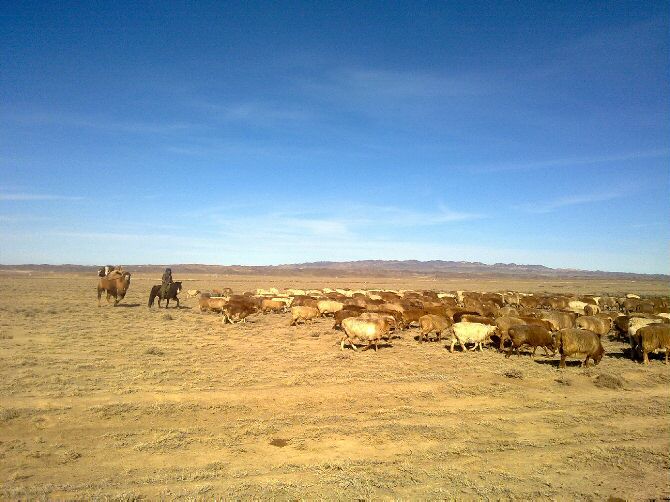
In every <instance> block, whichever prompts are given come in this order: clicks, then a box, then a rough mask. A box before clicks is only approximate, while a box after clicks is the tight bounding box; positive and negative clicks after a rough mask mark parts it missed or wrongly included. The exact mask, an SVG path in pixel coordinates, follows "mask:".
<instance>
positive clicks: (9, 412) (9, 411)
mask: <svg viewBox="0 0 670 502" xmlns="http://www.w3.org/2000/svg"><path fill="white" fill-rule="evenodd" d="M19 415H20V413H19V410H17V409H15V408H2V409H0V422H9V421H10V420H13V419H15V418H17V417H18V416H19Z"/></svg>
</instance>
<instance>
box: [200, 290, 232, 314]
mask: <svg viewBox="0 0 670 502" xmlns="http://www.w3.org/2000/svg"><path fill="white" fill-rule="evenodd" d="M227 302H228V299H227V298H211V297H210V296H209V293H203V294H201V295H200V298H199V299H198V307H199V308H200V312H206V311H208V310H213V311H217V312H221V313H223V307H224V306H225V305H226V303H227Z"/></svg>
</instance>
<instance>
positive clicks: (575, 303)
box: [568, 300, 588, 315]
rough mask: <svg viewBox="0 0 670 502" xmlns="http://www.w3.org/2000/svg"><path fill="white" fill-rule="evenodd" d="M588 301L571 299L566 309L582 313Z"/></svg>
mask: <svg viewBox="0 0 670 502" xmlns="http://www.w3.org/2000/svg"><path fill="white" fill-rule="evenodd" d="M587 305H588V303H586V302H580V301H579V300H572V301H570V302H568V310H570V311H571V312H574V313H576V314H580V315H583V314H584V307H586V306H587Z"/></svg>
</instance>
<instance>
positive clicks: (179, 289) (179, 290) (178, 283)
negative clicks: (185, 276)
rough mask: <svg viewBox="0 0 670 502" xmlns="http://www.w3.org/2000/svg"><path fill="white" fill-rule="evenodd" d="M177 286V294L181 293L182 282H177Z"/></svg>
mask: <svg viewBox="0 0 670 502" xmlns="http://www.w3.org/2000/svg"><path fill="white" fill-rule="evenodd" d="M174 284H175V286H177V294H179V293H181V281H175V283H174Z"/></svg>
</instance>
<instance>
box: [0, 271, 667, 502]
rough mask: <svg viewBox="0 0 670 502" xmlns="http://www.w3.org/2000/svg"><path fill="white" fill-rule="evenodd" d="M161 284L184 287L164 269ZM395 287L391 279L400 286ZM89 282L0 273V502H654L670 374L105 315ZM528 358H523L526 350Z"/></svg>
mask: <svg viewBox="0 0 670 502" xmlns="http://www.w3.org/2000/svg"><path fill="white" fill-rule="evenodd" d="M175 279H176V280H182V279H184V278H183V277H180V276H179V271H178V270H175ZM188 279H192V280H188V281H185V282H184V287H185V289H195V288H199V289H212V288H214V287H223V286H231V287H233V289H234V290H235V291H236V292H242V291H244V290H248V289H252V288H255V287H265V288H268V287H272V286H276V287H307V288H309V287H323V286H331V287H333V286H343V285H345V286H350V287H355V288H358V287H389V286H390V287H400V286H403V287H408V288H427V289H433V288H435V289H436V288H446V289H454V288H457V287H458V288H463V289H472V290H475V289H489V290H498V289H507V288H510V289H511V288H515V289H519V290H525V291H545V290H546V291H552V292H560V291H569V292H601V291H603V292H605V291H606V292H643V293H644V292H654V293H659V292H663V293H666V294H667V292H668V285H667V284H662V283H643V282H636V283H632V282H630V281H619V282H605V281H584V280H582V281H562V282H558V281H546V280H545V281H540V280H535V281H530V280H529V281H509V280H508V281H502V280H500V279H490V280H485V279H478V280H476V281H465V280H463V279H458V280H456V279H455V280H453V281H448V280H443V281H433V280H431V279H429V278H426V279H411V280H410V279H374V278H369V279H351V278H347V279H343V278H342V279H337V278H330V279H329V278H313V279H310V278H300V279H291V278H281V277H272V278H263V277H240V276H237V277H218V278H216V277H213V276H201V277H190V278H188ZM403 281H404V282H403ZM96 282H97V281H96V277H89V276H87V277H84V276H77V275H57V274H43V275H39V276H36V275H30V276H29V275H27V274H0V292H1V293H0V396H1V398H2V400H1V404H0V428H1V430H2V435H1V437H0V483H1V489H0V497H2V498H3V499H19V498H22V499H39V498H50V499H52V498H70V499H71V498H77V499H90V498H106V499H118V500H132V499H140V498H144V497H146V498H152V499H154V498H169V499H172V498H180V497H183V498H189V499H200V498H207V499H209V498H214V497H218V498H256V499H258V498H264V499H265V498H273V499H295V498H309V499H314V498H327V499H331V498H336V499H370V498H375V499H379V498H382V499H391V498H403V499H419V498H420V499H444V498H458V499H461V498H477V499H479V498H496V499H497V498H515V499H524V500H525V499H545V498H551V499H556V498H558V499H573V498H579V499H585V500H602V499H607V498H608V497H609V496H615V497H622V498H632V499H646V498H663V497H670V487H669V478H668V468H669V467H670V461H669V454H670V420H668V418H669V417H668V411H669V405H670V400H669V398H670V385H669V384H670V368H668V367H666V366H664V365H663V364H662V362H661V358H660V357H658V356H656V357H655V358H654V359H653V360H652V364H651V365H650V366H649V367H644V366H642V365H640V364H635V363H632V362H631V361H630V360H627V359H625V358H623V354H622V349H623V344H621V343H619V342H616V341H612V340H606V343H605V347H606V350H607V354H606V355H605V357H604V358H603V361H602V362H601V364H600V365H599V366H597V367H594V368H588V369H582V368H579V367H578V362H577V361H573V363H572V364H571V365H570V366H569V367H568V368H567V369H566V370H562V371H559V370H558V369H557V363H558V358H557V357H556V358H546V357H543V356H539V357H536V359H535V360H532V359H531V358H530V357H528V356H525V357H520V358H517V357H516V356H515V357H512V358H510V359H505V358H504V357H503V356H502V355H501V354H499V353H497V352H496V351H494V350H493V349H489V350H487V351H485V352H483V353H473V352H468V353H461V352H458V351H457V352H455V353H454V354H450V353H449V352H448V351H447V350H445V348H444V345H445V343H444V342H443V343H441V344H438V343H424V344H423V345H422V346H420V345H419V344H418V343H417V342H416V341H415V340H414V339H413V336H414V335H415V334H417V332H418V330H410V331H406V332H403V333H402V338H394V339H393V340H392V346H383V347H381V348H380V350H379V352H378V353H375V352H374V351H367V352H358V353H354V352H353V351H351V350H345V351H344V352H342V351H340V350H339V347H338V346H337V341H338V339H339V336H340V335H339V332H335V331H333V330H332V329H331V326H332V320H331V319H323V320H320V321H318V322H316V323H314V324H311V325H306V326H298V327H289V325H288V324H289V316H288V314H285V315H267V316H263V315H260V314H256V315H254V316H252V317H251V318H250V319H249V322H247V323H243V324H237V325H225V326H224V325H222V324H221V322H220V318H219V317H217V316H215V315H212V314H200V313H199V312H198V311H197V309H196V308H194V307H195V305H196V300H187V299H186V298H185V295H184V294H182V297H183V302H182V308H181V309H170V310H169V311H167V312H166V311H165V310H164V309H161V310H158V309H156V308H154V309H152V310H150V309H149V308H147V305H146V302H147V298H148V292H149V289H150V286H151V285H152V284H156V283H158V282H160V281H159V280H158V278H156V277H154V278H151V277H148V276H141V275H138V276H133V279H132V283H131V286H130V290H129V293H128V295H127V296H126V299H125V300H124V301H123V303H122V305H121V306H119V307H117V308H112V307H110V306H103V307H102V308H98V307H97V306H96V300H95V285H96ZM539 352H541V351H539Z"/></svg>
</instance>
